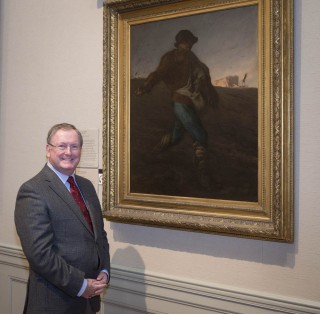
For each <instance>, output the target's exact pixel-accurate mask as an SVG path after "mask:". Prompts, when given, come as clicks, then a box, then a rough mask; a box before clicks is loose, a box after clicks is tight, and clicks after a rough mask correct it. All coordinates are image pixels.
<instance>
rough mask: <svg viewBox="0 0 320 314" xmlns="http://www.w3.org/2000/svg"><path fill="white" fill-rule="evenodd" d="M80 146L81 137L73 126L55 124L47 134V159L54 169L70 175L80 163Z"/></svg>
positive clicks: (81, 142)
mask: <svg viewBox="0 0 320 314" xmlns="http://www.w3.org/2000/svg"><path fill="white" fill-rule="evenodd" d="M82 144H83V138H82V135H81V133H80V131H79V130H78V129H77V128H76V127H75V126H73V125H72V124H68V123H60V124H56V125H54V126H53V127H52V128H51V129H50V130H49V132H48V136H47V146H46V156H47V159H48V161H49V162H50V163H51V165H52V166H53V167H54V168H55V169H57V170H58V171H60V172H61V173H63V174H66V175H71V174H73V173H74V171H75V169H76V167H77V166H78V164H79V162H80V157H81V148H82Z"/></svg>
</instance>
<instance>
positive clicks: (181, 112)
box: [135, 30, 219, 187]
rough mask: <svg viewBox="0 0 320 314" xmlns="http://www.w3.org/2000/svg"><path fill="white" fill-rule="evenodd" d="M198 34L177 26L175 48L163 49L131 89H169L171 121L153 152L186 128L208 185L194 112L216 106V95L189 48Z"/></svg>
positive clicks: (203, 137)
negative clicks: (154, 65)
mask: <svg viewBox="0 0 320 314" xmlns="http://www.w3.org/2000/svg"><path fill="white" fill-rule="evenodd" d="M197 41H198V38H197V37H196V36H194V35H193V33H192V32H191V31H189V30H181V31H179V32H178V34H177V35H176V37H175V44H174V45H175V47H176V48H175V49H173V50H171V51H169V52H167V53H165V54H164V55H163V56H162V57H161V60H160V63H159V65H158V67H157V69H156V70H155V71H154V72H152V73H150V74H149V75H148V77H147V79H146V81H145V82H144V84H143V85H142V86H140V87H138V89H137V90H136V91H135V95H137V96H140V95H143V94H144V93H148V92H150V91H151V89H152V88H153V87H154V86H155V85H156V84H158V83H159V82H161V81H162V82H164V84H165V85H166V86H167V88H168V89H169V90H170V92H171V100H172V104H173V110H174V114H175V123H174V126H173V128H172V130H170V131H169V132H167V133H166V134H164V135H163V137H162V138H161V140H160V142H159V143H158V144H157V145H156V146H155V147H154V151H155V152H161V151H163V150H165V149H166V148H168V147H170V146H172V145H175V144H177V143H178V142H179V141H180V140H181V139H182V137H183V135H184V134H185V133H186V132H188V133H189V134H190V135H191V137H192V140H193V151H194V164H195V166H196V169H197V175H198V179H199V182H200V184H201V185H202V186H204V187H208V186H209V177H208V172H207V155H208V152H207V151H208V135H207V131H206V130H205V128H204V127H203V125H202V122H201V120H200V117H199V115H198V112H200V111H201V110H202V109H204V108H205V107H206V106H211V107H213V108H216V107H217V106H218V103H219V97H218V94H217V92H216V90H215V87H214V86H213V85H212V83H211V77H210V73H209V69H208V67H207V66H206V65H205V64H204V63H203V62H201V61H200V60H199V59H198V57H197V56H196V55H195V54H194V53H193V52H192V51H191V49H192V47H193V45H194V44H195V43H196V42H197Z"/></svg>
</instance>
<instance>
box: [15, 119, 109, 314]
mask: <svg viewBox="0 0 320 314" xmlns="http://www.w3.org/2000/svg"><path fill="white" fill-rule="evenodd" d="M82 144H83V139H82V136H81V133H80V132H79V131H78V130H77V129H76V128H75V127H74V126H73V125H71V124H67V123H62V124H57V125H55V126H53V127H52V128H51V129H50V131H49V133H48V137H47V145H46V156H47V164H46V165H45V166H44V168H43V169H42V170H41V171H40V172H39V173H38V174H37V175H36V176H35V177H33V178H32V179H30V180H29V181H27V182H26V183H24V184H23V185H22V186H21V188H20V190H19V192H18V195H17V201H16V208H15V224H16V228H17V232H18V235H19V237H20V241H21V245H22V248H23V251H24V253H25V255H26V257H27V259H28V262H29V266H30V273H29V280H28V288H27V297H26V303H25V309H24V313H26V314H53V313H55V314H88V313H91V314H92V313H96V312H98V311H99V310H100V294H101V293H102V292H103V290H104V289H105V288H106V287H107V285H108V282H109V276H110V256H109V244H108V240H107V235H106V232H105V230H104V225H103V217H102V212H101V206H100V202H99V199H98V196H97V193H96V191H95V188H94V186H93V185H92V183H91V182H90V181H89V180H87V179H85V178H83V177H80V176H78V175H75V174H74V171H75V169H76V167H77V165H78V163H79V161H80V157H81V149H82ZM70 177H72V178H73V179H74V180H75V184H74V182H73V183H72V182H71V181H70ZM71 180H72V179H71ZM69 181H70V183H69ZM72 185H73V186H72ZM75 185H76V186H75ZM74 189H76V190H77V191H79V190H80V193H78V199H77V198H76V199H75V198H74V197H73V190H74ZM70 192H71V193H70ZM77 202H81V204H82V205H83V206H82V205H78V204H79V203H77ZM79 206H81V207H82V210H80V207H79ZM82 211H84V213H83V212H82ZM84 214H86V216H87V217H85V215H84Z"/></svg>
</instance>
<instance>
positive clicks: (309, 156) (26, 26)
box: [0, 0, 320, 302]
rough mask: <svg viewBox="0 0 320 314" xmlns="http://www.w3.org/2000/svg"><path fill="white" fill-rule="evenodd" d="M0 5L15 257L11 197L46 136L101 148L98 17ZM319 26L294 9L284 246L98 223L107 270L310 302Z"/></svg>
mask: <svg viewBox="0 0 320 314" xmlns="http://www.w3.org/2000/svg"><path fill="white" fill-rule="evenodd" d="M0 1H1V2H0V3H1V7H0V14H1V15H0V23H1V24H0V32H1V33H0V34H1V38H0V39H1V44H0V49H1V50H0V57H1V59H0V67H1V85H0V93H1V96H0V97H1V98H0V110H1V111H0V151H1V154H0V174H1V175H0V245H3V246H6V247H13V248H16V247H17V248H19V247H20V244H19V241H18V239H17V236H16V233H15V228H14V222H13V212H14V204H15V196H16V193H17V190H18V188H19V186H20V184H21V183H22V182H23V181H25V180H27V179H29V178H30V177H31V176H33V175H34V174H35V173H37V172H38V171H39V170H40V169H41V168H42V166H43V164H44V162H45V137H46V133H47V131H48V128H49V127H50V126H51V125H53V124H55V123H58V122H63V121H66V122H70V123H73V124H75V125H76V126H77V127H78V128H80V129H96V128H99V130H100V138H101V126H102V78H103V74H102V36H103V17H102V14H103V9H102V5H101V2H102V0H101V1H97V0H77V1H70V0H60V1H49V0H26V1H20V0H0ZM319 16H320V2H319V0H304V1H302V0H295V93H294V94H295V95H294V96H295V242H294V244H280V243H274V242H266V241H257V240H249V239H240V238H235V237H224V236H217V235H212V234H201V233H195V232H184V231H176V230H168V229H158V228H151V227H143V226H134V225H125V224H117V223H109V222H106V224H105V226H106V230H107V232H108V235H109V241H110V245H111V257H112V263H113V265H114V266H117V267H128V268H130V269H136V270H137V271H140V272H141V273H152V274H160V275H163V276H166V277H168V278H170V277H171V276H173V277H175V278H180V279H182V280H183V281H187V282H189V281H191V282H194V281H197V282H198V283H199V282H200V283H201V282H202V283H204V284H206V285H208V284H209V285H213V286H216V287H227V288H229V289H235V290H249V291H254V292H256V293H257V294H263V295H266V296H267V295H274V296H278V297H279V298H282V299H286V298H293V299H296V300H304V301H305V302H312V301H314V302H319V300H320V267H319V265H320V246H319V239H320V228H319V224H320V210H319V205H318V203H319V199H318V196H319V185H320V165H319V155H320V145H319V143H320V135H319V134H320V123H319V121H320V105H319V99H320V89H319V87H318V86H319V85H320V59H319V50H320V41H319V37H320V32H319V29H320V19H319ZM100 155H101V154H100ZM100 166H102V165H101V156H100ZM0 286H1V285H0Z"/></svg>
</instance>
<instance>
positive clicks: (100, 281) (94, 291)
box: [82, 272, 108, 299]
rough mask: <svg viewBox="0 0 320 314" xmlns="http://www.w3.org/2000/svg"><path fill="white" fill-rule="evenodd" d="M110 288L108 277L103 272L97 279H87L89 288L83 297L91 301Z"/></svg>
mask: <svg viewBox="0 0 320 314" xmlns="http://www.w3.org/2000/svg"><path fill="white" fill-rule="evenodd" d="M107 286H108V275H107V274H106V273H104V272H101V273H100V274H99V275H98V277H97V279H87V287H86V290H85V291H84V293H83V294H82V297H84V298H85V299H90V298H92V297H95V296H97V295H99V294H101V293H102V292H103V290H104V289H105V288H106V287H107Z"/></svg>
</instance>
